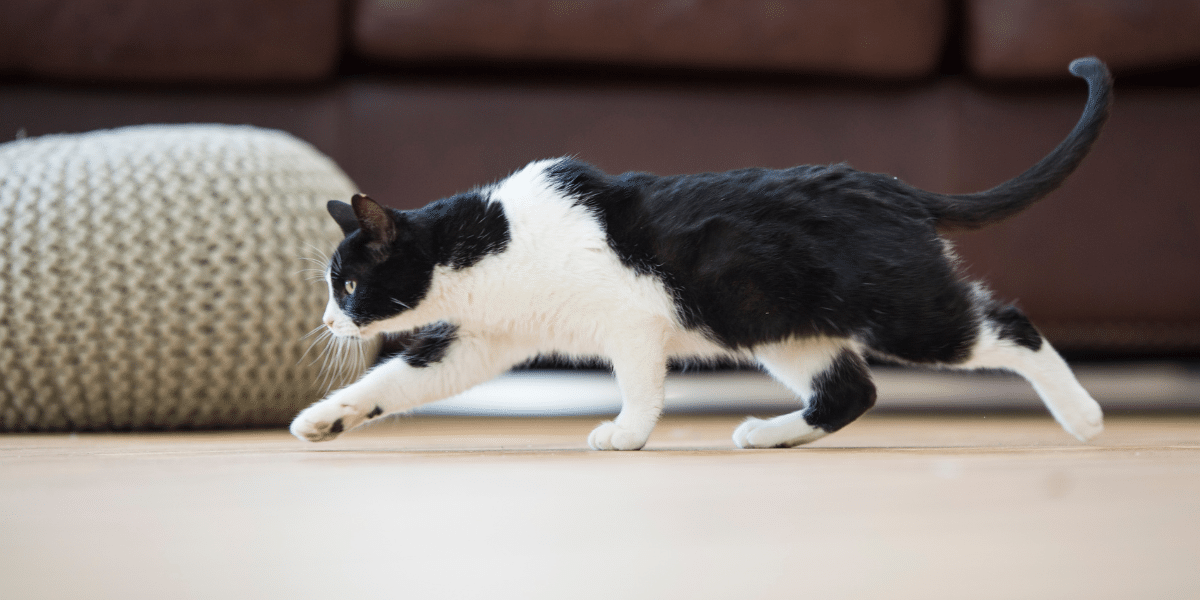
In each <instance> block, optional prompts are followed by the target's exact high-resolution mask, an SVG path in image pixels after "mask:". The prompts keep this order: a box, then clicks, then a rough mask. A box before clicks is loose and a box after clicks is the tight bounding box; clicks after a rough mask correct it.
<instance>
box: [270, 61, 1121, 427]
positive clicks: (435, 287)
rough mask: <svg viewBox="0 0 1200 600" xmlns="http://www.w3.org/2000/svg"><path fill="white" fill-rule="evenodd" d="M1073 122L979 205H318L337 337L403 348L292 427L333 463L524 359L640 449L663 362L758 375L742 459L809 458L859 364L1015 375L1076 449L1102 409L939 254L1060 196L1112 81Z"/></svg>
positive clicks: (755, 188) (570, 180)
mask: <svg viewBox="0 0 1200 600" xmlns="http://www.w3.org/2000/svg"><path fill="white" fill-rule="evenodd" d="M1070 70H1071V72H1072V73H1073V74H1074V75H1076V76H1077V77H1081V78H1083V79H1085V80H1086V81H1087V84H1088V89H1089V94H1088V99H1087V105H1086V107H1085V108H1084V111H1083V114H1082V116H1081V117H1080V119H1079V122H1078V123H1077V124H1076V126H1075V128H1074V129H1073V130H1072V131H1071V132H1070V134H1069V135H1068V136H1067V138H1066V139H1065V140H1064V141H1062V142H1061V143H1060V144H1059V145H1058V147H1056V148H1055V149H1054V150H1053V151H1052V152H1051V153H1050V154H1049V155H1047V156H1046V157H1045V158H1043V159H1042V160H1041V161H1040V162H1038V163H1037V164H1036V165H1034V166H1033V167H1031V168H1030V169H1028V170H1027V171H1026V172H1025V173H1023V174H1021V175H1019V176H1018V177H1016V178H1015V179H1012V180H1010V181H1008V182H1006V183H1003V184H1001V185H999V186H998V187H995V188H993V189H991V190H989V191H986V192H979V193H973V194H962V195H943V194H937V193H932V192H927V191H924V190H920V189H916V188H914V187H911V186H909V185H907V184H905V183H904V182H902V181H900V180H898V179H897V178H895V177H892V176H888V175H883V174H876V173H866V172H861V171H856V170H854V169H852V168H850V167H848V166H846V165H844V164H838V165H828V166H801V167H795V168H791V169H785V170H769V169H761V168H751V169H742V170H736V171H729V172H726V173H704V174H696V175H681V176H667V177H660V176H655V175H651V174H647V173H625V174H622V175H616V176H613V175H608V174H605V173H603V172H601V171H600V170H598V169H596V168H594V167H592V166H590V165H588V164H585V163H583V162H580V161H578V160H575V159H573V158H559V159H553V160H543V161H537V162H533V163H531V164H529V165H528V166H526V167H524V168H523V169H521V170H519V171H517V172H515V173H513V174H512V175H510V176H509V177H508V178H506V179H504V180H502V181H500V182H499V183H495V184H493V185H489V186H486V187H482V188H479V189H477V190H475V191H472V192H469V193H465V194H460V195H456V196H453V197H450V198H446V199H442V200H438V201H436V202H433V203H432V204H429V205H427V206H425V207H424V208H421V209H418V210H410V211H398V210H394V209H390V208H385V207H383V206H381V205H380V204H378V203H376V202H375V201H373V200H371V199H370V198H368V197H367V196H363V195H356V196H354V198H353V199H352V201H351V203H349V204H347V203H345V202H340V201H330V202H329V204H328V210H329V213H330V215H331V216H332V217H333V219H334V220H335V221H336V222H337V224H338V225H339V226H340V227H341V229H342V232H343V233H344V234H345V238H344V239H343V240H342V242H341V243H340V245H339V246H338V248H337V251H336V253H335V254H334V255H333V257H332V259H331V260H330V263H329V267H328V270H327V271H326V272H325V281H326V282H327V284H328V286H329V302H328V305H327V307H326V310H325V314H324V322H325V325H326V326H327V327H328V328H329V330H331V331H332V333H333V334H334V335H336V336H339V337H346V338H359V339H368V338H371V337H373V336H377V335H380V334H396V333H402V334H403V336H404V337H403V339H404V349H403V351H402V352H400V353H399V354H397V355H396V356H394V357H392V358H390V359H387V360H384V361H382V362H381V363H380V364H378V365H377V366H375V367H374V368H373V369H371V370H370V371H368V372H367V373H366V374H365V375H364V376H363V377H362V378H361V379H359V380H358V381H357V382H356V383H353V384H351V385H349V386H347V387H345V388H343V389H340V390H337V391H335V392H333V393H332V394H330V395H329V396H327V397H326V398H325V399H324V400H321V401H319V402H317V403H315V404H313V405H312V406H310V407H309V408H307V409H305V410H304V411H302V412H301V413H300V414H299V415H297V417H296V418H295V420H294V422H293V423H292V426H291V431H292V433H293V434H294V435H296V436H297V437H299V438H301V439H305V440H310V441H321V440H329V439H332V438H334V437H336V436H337V435H338V434H340V433H342V432H343V431H345V430H347V429H350V428H353V427H356V426H358V425H360V424H362V423H364V422H366V421H369V420H371V419H375V418H378V417H381V416H383V415H386V414H389V413H395V412H401V411H405V410H408V409H411V408H413V407H416V406H419V405H421V404H425V403H428V402H433V401H435V400H439V399H442V398H446V397H448V396H452V395H454V394H457V393H460V392H462V391H464V390H467V389H468V388H470V387H472V386H474V385H477V384H479V383H482V382H484V381H487V380H489V379H491V378H493V377H495V376H497V375H500V374H501V373H504V372H505V371H507V370H508V369H510V368H511V367H513V366H514V365H517V364H520V363H523V362H525V361H528V360H530V359H531V358H533V357H536V356H539V355H558V356H565V357H581V358H582V357H600V358H602V359H604V360H606V361H607V362H608V363H609V364H611V366H612V369H613V371H614V373H615V374H616V379H617V384H618V386H619V388H620V391H621V395H622V407H621V410H620V413H619V414H618V416H617V417H616V419H615V420H613V421H608V422H604V423H602V424H600V425H599V426H598V427H596V429H595V430H593V431H592V433H591V435H590V436H589V437H588V445H589V446H590V447H591V448H594V449H596V450H637V449H640V448H642V447H643V445H644V444H645V443H646V440H647V438H648V437H649V436H650V433H651V430H652V429H653V428H654V426H655V424H656V422H657V421H658V419H659V416H660V414H661V412H662V409H663V382H664V378H665V376H666V374H667V366H668V362H669V361H673V360H714V359H721V360H727V359H732V360H734V361H739V362H744V363H753V364H756V365H759V366H761V367H762V368H763V369H764V370H766V372H767V373H769V374H770V375H772V376H773V377H774V378H775V379H777V380H779V381H780V382H781V383H783V384H784V385H786V386H787V387H788V388H789V389H790V390H791V391H793V392H794V393H795V394H796V395H797V396H798V399H799V402H798V404H799V409H798V410H796V411H795V412H792V413H789V414H785V415H782V416H777V417H774V418H770V419H757V418H750V419H748V420H746V421H744V422H743V423H742V424H741V425H740V426H738V427H737V428H736V430H735V431H734V433H733V440H734V442H735V443H736V445H737V446H739V447H741V448H779V447H791V446H797V445H800V444H805V443H808V442H811V441H813V440H816V439H818V438H820V437H822V436H824V435H826V434H828V433H831V432H834V431H837V430H838V429H840V428H842V427H844V426H846V425H847V424H848V423H850V422H852V421H853V420H855V419H856V418H858V417H859V416H860V415H861V414H862V413H863V412H865V411H866V410H867V409H869V408H870V407H871V406H872V405H873V404H874V402H875V386H874V384H873V383H872V381H871V375H870V371H869V370H868V367H867V362H866V360H867V358H868V357H877V358H879V359H883V360H885V361H891V362H898V363H901V364H912V365H929V366H936V367H952V368H963V369H1005V370H1010V371H1015V372H1016V373H1018V374H1020V375H1022V376H1023V377H1025V378H1026V379H1028V380H1029V381H1030V382H1031V383H1032V384H1033V386H1034V387H1035V388H1036V390H1037V392H1038V394H1039V395H1040V396H1041V398H1042V400H1043V401H1044V402H1045V404H1046V406H1047V407H1048V408H1049V410H1050V412H1051V413H1052V414H1053V416H1054V417H1055V418H1056V419H1057V420H1058V422H1059V423H1060V424H1061V425H1062V427H1063V428H1064V429H1065V430H1066V431H1067V432H1069V433H1071V434H1073V435H1074V436H1075V437H1077V438H1079V439H1080V440H1083V441H1086V440H1088V439H1091V438H1093V437H1094V436H1096V435H1098V434H1099V433H1100V432H1101V431H1102V430H1103V415H1102V412H1101V409H1100V406H1099V405H1098V404H1097V403H1096V401H1095V400H1093V399H1092V398H1091V396H1090V395H1088V393H1087V391H1085V390H1084V389H1083V387H1082V386H1080V385H1079V383H1078V382H1077V381H1076V379H1075V377H1074V375H1073V374H1072V372H1071V370H1070V368H1069V367H1068V366H1067V364H1066V362H1065V361H1064V360H1063V359H1062V358H1061V357H1060V356H1059V354H1058V353H1057V352H1056V351H1055V350H1054V349H1053V348H1052V347H1051V346H1050V344H1049V343H1047V341H1046V340H1045V339H1044V338H1043V337H1042V335H1041V334H1040V333H1039V332H1038V330H1037V329H1036V328H1035V327H1034V325H1033V324H1032V323H1031V322H1030V321H1029V319H1027V318H1026V317H1025V315H1024V314H1022V312H1021V311H1020V310H1018V309H1017V308H1016V307H1014V306H1011V305H1006V304H1004V303H1001V302H998V301H996V300H993V299H992V297H991V295H990V294H989V292H988V291H987V290H986V289H985V288H984V287H983V286H982V285H980V284H978V283H975V282H972V281H969V280H967V279H966V278H964V276H963V275H962V273H961V272H960V271H959V270H958V269H957V267H956V258H955V256H954V254H953V253H952V251H951V248H950V244H949V243H948V242H947V241H945V240H944V239H943V238H942V237H941V235H940V233H941V232H946V231H954V230H966V229H976V228H979V227H982V226H984V225H986V224H989V223H993V222H996V221H999V220H1002V219H1005V218H1007V217H1010V216H1012V215H1014V214H1016V213H1018V212H1020V211H1021V210H1022V209H1024V208H1026V207H1027V206H1029V205H1030V204H1032V203H1033V202H1034V201H1036V200H1038V199H1040V198H1042V197H1043V196H1045V195H1047V194H1048V193H1050V192H1051V191H1052V190H1054V189H1055V188H1057V187H1058V186H1059V185H1060V184H1061V183H1062V182H1063V180H1064V179H1065V178H1066V177H1067V175H1069V174H1070V173H1071V172H1072V171H1074V170H1075V168H1076V167H1077V166H1078V165H1079V163H1080V162H1081V161H1082V160H1083V158H1084V156H1085V155H1086V154H1087V153H1088V151H1089V150H1090V148H1091V146H1092V144H1093V142H1094V141H1095V140H1096V138H1097V137H1098V135H1099V132H1100V129H1101V127H1102V125H1103V124H1104V121H1105V120H1106V119H1107V115H1108V106H1109V104H1110V102H1111V94H1112V92H1111V89H1112V78H1111V75H1110V74H1109V72H1108V69H1107V67H1105V65H1104V64H1103V63H1102V62H1100V61H1099V60H1098V59H1096V58H1094V57H1088V58H1082V59H1078V60H1075V61H1073V62H1072V63H1071V65H1070Z"/></svg>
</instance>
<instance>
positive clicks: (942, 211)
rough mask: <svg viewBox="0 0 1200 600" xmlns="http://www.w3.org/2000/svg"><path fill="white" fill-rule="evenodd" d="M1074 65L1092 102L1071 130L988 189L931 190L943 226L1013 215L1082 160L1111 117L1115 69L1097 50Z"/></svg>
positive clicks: (975, 224)
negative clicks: (968, 191)
mask: <svg viewBox="0 0 1200 600" xmlns="http://www.w3.org/2000/svg"><path fill="white" fill-rule="evenodd" d="M1070 70H1071V74H1072V75H1075V76H1076V77H1081V78H1083V79H1085V80H1087V84H1088V100H1087V106H1085V107H1084V109H1083V115H1082V116H1080V117H1079V122H1078V123H1076V124H1075V128H1074V129H1072V130H1071V133H1070V135H1068V136H1067V138H1066V139H1065V140H1063V141H1062V142H1061V143H1059V145H1058V147H1057V148H1055V149H1054V150H1053V151H1052V152H1050V154H1048V155H1046V157H1045V158H1043V159H1042V160H1040V161H1038V163H1037V164H1036V165H1033V166H1032V167H1030V168H1029V169H1028V170H1027V171H1025V172H1024V173H1021V174H1020V175H1018V176H1017V177H1015V178H1013V179H1010V180H1009V181H1006V182H1004V183H1002V184H1000V185H998V186H996V187H994V188H992V189H990V190H988V191H986V192H976V193H974V194H956V195H943V194H932V193H930V194H928V196H926V197H925V198H924V200H925V203H926V206H927V207H928V208H929V210H930V211H931V212H932V213H933V215H934V217H935V218H936V219H937V225H938V228H939V229H943V230H947V229H951V230H952V229H959V230H961V229H978V228H980V227H983V226H984V225H987V224H989V223H995V222H997V221H1001V220H1004V219H1007V218H1008V217H1011V216H1013V215H1015V214H1017V213H1019V212H1021V211H1022V210H1024V209H1025V208H1027V207H1029V206H1030V205H1031V204H1033V203H1034V202H1037V201H1038V200H1040V199H1042V198H1043V197H1045V196H1046V195H1047V194H1049V193H1050V192H1052V191H1054V190H1055V189H1056V188H1058V186H1060V185H1062V182H1063V181H1064V180H1065V179H1066V178H1067V176H1068V175H1070V174H1071V172H1072V171H1074V170H1075V168H1076V167H1078V166H1079V163H1080V162H1082V161H1083V157H1084V156H1087V153H1088V151H1089V150H1091V148H1092V143H1093V142H1095V141H1096V138H1097V137H1099V135H1100V128H1101V127H1102V126H1103V125H1104V122H1105V121H1106V120H1107V119H1108V105H1109V104H1110V103H1111V102H1112V74H1110V73H1109V71H1108V67H1106V66H1104V63H1103V62H1100V59H1098V58H1096V57H1094V56H1089V57H1086V58H1079V59H1075V60H1074V61H1071V66H1070Z"/></svg>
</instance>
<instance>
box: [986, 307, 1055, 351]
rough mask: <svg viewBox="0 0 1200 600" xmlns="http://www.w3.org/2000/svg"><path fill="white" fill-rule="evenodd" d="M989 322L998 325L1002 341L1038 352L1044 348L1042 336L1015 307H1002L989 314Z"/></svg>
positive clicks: (998, 332) (997, 329) (997, 330)
mask: <svg viewBox="0 0 1200 600" xmlns="http://www.w3.org/2000/svg"><path fill="white" fill-rule="evenodd" d="M988 320H989V321H991V322H992V323H994V324H995V325H996V332H997V334H998V335H999V337H1000V339H1002V340H1009V341H1011V342H1013V343H1014V344H1016V345H1018V346H1021V347H1023V348H1028V349H1030V350H1033V351H1034V352H1037V351H1038V350H1041V348H1042V334H1041V333H1039V332H1038V330H1037V327H1034V326H1033V323H1031V322H1030V321H1029V318H1028V317H1026V316H1025V313H1022V312H1021V311H1020V310H1018V309H1017V307H1015V306H1002V307H998V308H994V309H992V310H991V311H989V312H988Z"/></svg>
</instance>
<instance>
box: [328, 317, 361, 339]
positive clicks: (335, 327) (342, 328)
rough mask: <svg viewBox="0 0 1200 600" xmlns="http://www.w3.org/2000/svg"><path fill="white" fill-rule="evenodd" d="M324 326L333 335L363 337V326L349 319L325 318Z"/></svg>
mask: <svg viewBox="0 0 1200 600" xmlns="http://www.w3.org/2000/svg"><path fill="white" fill-rule="evenodd" d="M325 327H326V328H328V329H329V331H330V332H331V333H333V335H334V336H336V337H340V338H356V339H363V338H364V337H366V336H364V335H363V328H362V327H360V326H358V325H356V324H354V323H353V322H351V321H350V320H349V319H325Z"/></svg>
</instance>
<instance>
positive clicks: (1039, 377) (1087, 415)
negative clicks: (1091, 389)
mask: <svg viewBox="0 0 1200 600" xmlns="http://www.w3.org/2000/svg"><path fill="white" fill-rule="evenodd" d="M952 366H955V367H959V368H965V369H1004V370H1008V371H1012V372H1015V373H1016V374H1018V375H1020V376H1021V377H1024V378H1025V379H1026V380H1028V381H1029V382H1030V383H1031V384H1033V388H1034V389H1035V390H1036V391H1037V393H1038V396H1040V397H1041V399H1042V402H1043V403H1045V405H1046V408H1048V409H1049V410H1050V414H1051V415H1054V418H1055V419H1056V420H1057V421H1058V423H1059V424H1060V425H1062V427H1063V429H1065V430H1067V433H1070V434H1071V435H1073V436H1075V437H1076V438H1079V439H1080V440H1081V441H1087V440H1090V439H1092V438H1094V437H1096V436H1097V435H1099V434H1100V432H1102V431H1104V414H1103V411H1102V410H1101V409H1100V405H1099V404H1097V403H1096V401H1095V400H1094V399H1092V397H1091V395H1090V394H1088V392H1087V390H1085V389H1083V386H1081V385H1079V381H1078V380H1077V379H1075V374H1074V373H1072V372H1071V368H1070V367H1069V366H1067V363H1066V361H1064V360H1063V359H1062V357H1061V356H1059V354H1058V352H1056V351H1055V350H1054V348H1052V347H1051V346H1050V343H1049V342H1047V341H1046V340H1045V339H1044V338H1043V337H1042V335H1041V333H1039V332H1038V330H1037V329H1036V328H1035V327H1034V326H1033V324H1032V323H1030V322H1029V319H1028V318H1026V317H1025V315H1024V314H1023V313H1021V311H1020V310H1018V309H1017V308H1016V307H1013V306H1000V307H995V308H992V309H991V310H989V311H988V312H987V314H986V316H985V318H984V322H983V324H982V325H981V327H980V331H979V338H978V340H977V341H976V343H975V346H974V348H973V349H972V351H971V356H970V358H968V359H967V360H966V361H965V362H963V363H962V364H959V365H952Z"/></svg>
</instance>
